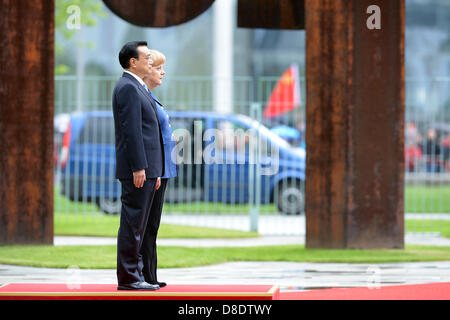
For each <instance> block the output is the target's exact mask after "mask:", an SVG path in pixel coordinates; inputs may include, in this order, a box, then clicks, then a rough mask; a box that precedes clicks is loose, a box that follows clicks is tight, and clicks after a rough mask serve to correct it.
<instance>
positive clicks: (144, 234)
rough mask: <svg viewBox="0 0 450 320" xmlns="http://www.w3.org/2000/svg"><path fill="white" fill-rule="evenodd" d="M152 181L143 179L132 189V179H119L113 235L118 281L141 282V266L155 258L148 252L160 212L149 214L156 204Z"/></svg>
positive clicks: (142, 278)
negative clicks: (116, 229) (118, 208)
mask: <svg viewBox="0 0 450 320" xmlns="http://www.w3.org/2000/svg"><path fill="white" fill-rule="evenodd" d="M156 180H157V179H156V178H152V179H147V180H146V181H145V182H144V186H143V187H142V188H136V187H135V186H134V183H133V180H132V179H121V180H120V182H121V185H122V210H121V215H120V228H119V233H118V237H117V279H118V283H119V284H121V283H123V284H127V283H133V282H138V281H145V280H146V279H145V278H146V277H144V274H143V272H144V267H145V266H147V265H148V264H149V263H148V261H153V260H154V259H156V255H155V257H153V256H152V254H151V253H152V250H154V251H156V234H157V232H158V228H159V223H160V219H161V215H160V214H159V215H158V214H156V215H152V214H151V213H152V210H151V209H152V204H153V205H159V204H158V202H159V201H158V199H155V193H156V190H155V187H156ZM161 187H162V186H161ZM161 205H162V204H161ZM121 240H122V241H121ZM153 247H154V249H152V248H153ZM150 265H151V263H150ZM155 274H156V270H155ZM155 277H156V275H155ZM147 280H150V279H147Z"/></svg>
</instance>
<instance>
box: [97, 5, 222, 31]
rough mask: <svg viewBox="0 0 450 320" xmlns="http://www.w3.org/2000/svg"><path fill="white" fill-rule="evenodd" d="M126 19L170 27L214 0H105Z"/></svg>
mask: <svg viewBox="0 0 450 320" xmlns="http://www.w3.org/2000/svg"><path fill="white" fill-rule="evenodd" d="M103 2H104V3H105V5H106V6H107V7H108V8H109V9H110V10H111V11H112V12H114V13H115V14H116V15H117V16H119V17H121V18H122V19H124V20H125V21H128V22H130V23H132V24H135V25H138V26H142V27H159V28H161V27H170V26H175V25H179V24H181V23H184V22H187V21H189V20H192V19H194V18H195V17H197V16H198V15H200V14H201V13H203V12H204V11H205V10H206V9H208V8H209V7H210V6H211V4H212V3H213V2H214V0H195V1H193V0H139V1H129V0H103Z"/></svg>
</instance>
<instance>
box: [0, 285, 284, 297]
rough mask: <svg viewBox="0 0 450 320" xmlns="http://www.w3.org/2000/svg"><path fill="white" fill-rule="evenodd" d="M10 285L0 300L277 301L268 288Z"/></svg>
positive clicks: (0, 289)
mask: <svg viewBox="0 0 450 320" xmlns="http://www.w3.org/2000/svg"><path fill="white" fill-rule="evenodd" d="M79 286H80V288H79V289H73V288H72V289H70V288H69V286H67V285H66V284H64V283H52V284H50V283H10V284H5V285H4V286H1V287H0V300H15V299H24V300H278V299H279V293H280V289H279V288H278V287H277V286H271V285H168V286H167V287H164V288H161V289H159V290H157V291H131V290H130V291H128V290H117V285H115V284H81V285H79Z"/></svg>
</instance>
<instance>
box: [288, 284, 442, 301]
mask: <svg viewBox="0 0 450 320" xmlns="http://www.w3.org/2000/svg"><path fill="white" fill-rule="evenodd" d="M280 300H450V282H443V283H428V284H410V285H401V286H388V287H384V286H383V287H379V288H378V289H377V288H372V289H370V288H367V287H363V288H345V289H344V288H332V289H322V290H312V291H302V292H280Z"/></svg>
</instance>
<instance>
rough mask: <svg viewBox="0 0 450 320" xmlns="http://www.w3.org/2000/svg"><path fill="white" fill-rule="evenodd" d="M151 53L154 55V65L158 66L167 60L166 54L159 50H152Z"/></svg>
mask: <svg viewBox="0 0 450 320" xmlns="http://www.w3.org/2000/svg"><path fill="white" fill-rule="evenodd" d="M150 55H151V56H152V60H153V66H154V67H158V66H160V65H162V64H164V63H165V62H166V56H165V55H164V54H162V53H161V52H159V51H158V50H150Z"/></svg>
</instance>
